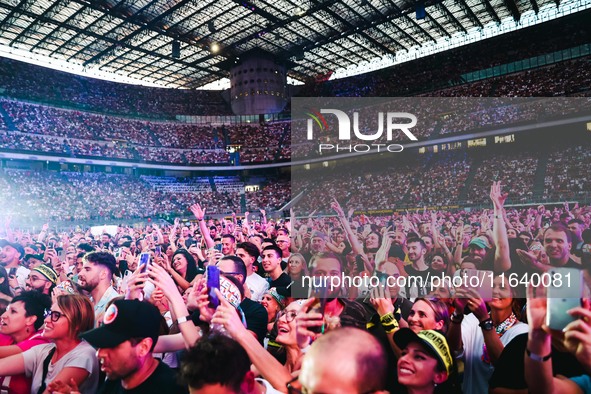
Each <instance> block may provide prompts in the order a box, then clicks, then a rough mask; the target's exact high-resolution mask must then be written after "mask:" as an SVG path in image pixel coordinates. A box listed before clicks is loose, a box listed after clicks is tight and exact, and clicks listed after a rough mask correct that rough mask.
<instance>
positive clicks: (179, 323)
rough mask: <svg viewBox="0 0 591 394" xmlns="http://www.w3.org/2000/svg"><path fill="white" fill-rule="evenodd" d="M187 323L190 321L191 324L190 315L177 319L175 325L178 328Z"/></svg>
mask: <svg viewBox="0 0 591 394" xmlns="http://www.w3.org/2000/svg"><path fill="white" fill-rule="evenodd" d="M188 321H191V322H192V320H191V316H190V315H187V316H183V317H179V318H178V319H176V324H177V325H178V326H180V325H181V324H183V323H186V322H188Z"/></svg>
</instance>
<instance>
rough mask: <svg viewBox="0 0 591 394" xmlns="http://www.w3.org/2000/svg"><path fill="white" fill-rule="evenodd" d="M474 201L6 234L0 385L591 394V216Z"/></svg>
mask: <svg viewBox="0 0 591 394" xmlns="http://www.w3.org/2000/svg"><path fill="white" fill-rule="evenodd" d="M509 192H510V193H514V192H515V190H513V189H509ZM488 195H489V197H488V200H489V208H488V209H483V210H472V211H464V210H431V211H429V210H427V209H425V210H422V211H416V212H400V213H392V214H388V215H383V214H382V215H379V216H366V215H354V214H353V209H349V208H350V207H348V206H342V205H341V204H340V203H339V201H338V199H336V198H333V199H332V201H331V210H332V211H333V212H332V215H331V216H309V217H308V216H300V217H296V212H295V211H292V212H291V217H290V218H288V219H285V220H284V219H277V220H274V219H270V218H267V214H266V211H265V210H260V213H259V212H256V213H254V212H253V213H250V214H248V213H247V214H245V215H244V216H239V215H237V214H236V213H235V214H233V215H232V216H231V218H228V219H219V220H218V219H212V218H210V217H208V215H207V212H210V211H213V210H215V209H214V207H212V206H209V205H205V204H203V205H201V204H198V203H197V204H193V205H191V206H190V207H189V210H190V211H191V213H192V215H193V218H192V220H191V221H186V222H181V221H180V220H175V223H174V224H173V225H169V226H157V225H155V224H148V225H146V226H143V227H135V228H132V227H127V226H119V227H117V228H114V229H110V230H109V231H110V232H107V231H106V228H105V229H103V230H101V229H100V228H98V229H97V228H94V229H88V230H84V229H81V228H79V227H78V228H76V229H71V230H70V229H63V230H50V228H52V227H51V226H50V225H49V224H46V225H44V226H43V228H42V229H41V231H40V232H39V233H35V234H31V233H30V232H28V231H25V230H23V229H16V228H12V227H11V224H10V222H6V223H4V226H3V228H2V237H3V238H2V239H0V247H1V248H2V249H1V251H0V277H2V278H3V280H2V281H1V282H0V284H1V285H2V286H0V303H1V305H2V307H3V308H4V309H5V312H4V313H3V314H2V316H1V320H0V321H1V322H2V324H0V339H1V340H2V341H3V344H4V346H0V350H2V351H0V380H2V384H3V385H4V386H6V387H7V389H9V390H12V391H13V392H15V393H29V392H48V393H52V392H59V393H68V394H73V393H77V392H80V393H96V392H101V393H116V392H125V391H136V392H142V393H157V392H175V393H176V392H178V393H182V392H188V390H190V392H192V393H206V392H222V391H223V392H226V393H236V394H238V393H248V394H255V393H261V392H267V393H278V392H289V393H292V392H386V391H389V392H391V393H399V392H407V393H421V394H422V393H424V394H432V393H446V394H447V393H475V394H480V393H486V392H493V393H500V392H507V391H510V390H523V391H529V392H535V393H562V392H569V393H585V392H589V385H590V383H591V377H590V375H589V368H590V367H591V364H589V358H588V357H587V355H588V354H589V352H591V345H589V343H588V332H589V330H591V326H590V323H589V321H590V320H589V319H591V307H590V305H589V302H588V298H586V297H588V292H589V290H590V289H589V287H588V286H589V285H591V283H589V281H588V276H587V274H588V272H587V271H588V270H590V269H591V229H590V228H589V227H590V225H591V207H589V206H582V205H581V206H580V205H579V204H575V205H572V204H568V203H564V204H561V205H555V206H552V207H551V206H548V207H545V206H543V205H540V206H537V207H530V208H515V207H511V208H510V207H507V206H506V201H507V196H508V193H507V192H506V191H505V187H504V186H503V185H502V184H501V183H499V182H493V183H492V185H489V190H488ZM185 201H187V200H185ZM558 273H560V275H565V276H564V279H561V280H563V281H565V280H566V275H567V274H568V275H572V279H573V283H575V282H577V281H579V282H577V283H580V284H581V286H574V285H573V286H572V287H571V290H572V292H573V294H574V295H573V297H574V300H575V301H574V302H572V303H571V304H569V306H568V307H565V306H562V305H560V304H555V301H556V298H552V294H554V293H553V291H564V289H565V288H566V287H565V286H563V285H561V284H559V283H558V279H556V276H555V275H557V274H558ZM553 275H554V276H553ZM344 277H348V278H351V279H353V278H358V279H359V280H360V282H358V283H359V284H353V283H355V282H352V283H346V282H345V283H343V284H335V282H334V281H337V282H338V281H339V280H342V278H344ZM434 277H440V278H441V280H440V281H434V280H429V278H434ZM472 277H478V278H488V280H483V282H482V283H486V285H485V284H482V285H481V286H475V285H473V284H472V285H471V284H470V282H461V281H462V278H463V279H464V280H466V278H472ZM543 277H548V278H550V279H549V280H551V281H550V282H548V284H547V285H540V283H542V282H540V281H539V280H540V278H543ZM306 278H308V281H307V280H306ZM310 278H315V279H314V281H312V282H311V281H310ZM362 278H366V281H365V282H363V281H361V279H362ZM411 278H413V279H414V280H411ZM510 278H512V279H510ZM535 278H538V282H537V283H538V284H537V285H536V284H534V283H535V280H536V279H535ZM561 278H562V277H561ZM568 278H571V276H568ZM401 279H404V280H401ZM323 280H325V281H327V282H325V283H324V284H322V281H323ZM372 280H374V281H373V282H372ZM306 283H307V284H306ZM311 283H313V284H311ZM561 283H562V282H561ZM329 284H330V285H329ZM526 284H527V285H526ZM560 289H562V290H560ZM138 316H141V318H138ZM8 349H10V350H8ZM95 349H97V350H96V351H95ZM460 366H461V367H460ZM253 367H254V368H253ZM99 369H100V371H99ZM254 371H256V372H254ZM101 372H102V373H101ZM9 376H10V378H9ZM559 376H560V377H559Z"/></svg>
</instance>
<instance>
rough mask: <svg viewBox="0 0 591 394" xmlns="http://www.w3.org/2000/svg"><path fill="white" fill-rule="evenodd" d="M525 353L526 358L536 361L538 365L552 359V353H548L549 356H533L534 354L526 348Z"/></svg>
mask: <svg viewBox="0 0 591 394" xmlns="http://www.w3.org/2000/svg"><path fill="white" fill-rule="evenodd" d="M525 353H526V354H527V356H528V357H529V358H531V359H532V360H534V361H537V362H539V363H543V362H545V361H548V360H550V358H551V357H552V352H550V354H548V355H547V356H544V357H542V356H540V355H539V354H535V353H532V352H530V351H529V349H527V348H526V349H525Z"/></svg>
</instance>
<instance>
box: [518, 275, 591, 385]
mask: <svg viewBox="0 0 591 394" xmlns="http://www.w3.org/2000/svg"><path fill="white" fill-rule="evenodd" d="M541 290H544V289H541ZM527 291H528V294H527V297H528V300H527V320H528V325H529V334H528V339H527V346H526V356H525V365H524V370H525V380H526V382H527V388H528V389H529V392H531V393H540V394H559V393H573V394H578V393H580V394H583V393H589V392H590V391H591V376H590V374H589V371H591V338H590V335H589V333H590V332H591V310H590V305H589V302H588V301H587V302H585V303H584V306H583V307H577V308H573V309H571V310H569V311H568V313H569V314H570V315H571V316H573V318H574V319H575V320H574V321H573V322H571V323H569V324H568V325H567V326H566V327H565V328H564V330H563V333H561V334H562V338H563V345H564V347H565V348H566V349H567V350H568V351H569V352H570V353H572V354H574V355H575V357H576V358H577V361H578V362H579V363H580V364H581V367H582V368H583V369H584V370H585V371H587V373H586V374H583V375H580V376H574V377H571V378H569V379H567V378H564V377H561V378H558V377H556V376H554V374H555V373H556V372H555V371H554V370H553V369H554V367H553V365H552V364H553V356H556V352H555V351H554V350H553V349H552V342H553V339H554V338H558V337H559V336H558V335H556V334H557V333H556V332H554V333H553V332H552V331H551V330H550V329H549V328H548V327H547V326H546V325H545V322H546V321H547V318H546V314H547V313H548V311H547V298H546V297H545V294H537V295H536V297H534V290H533V288H532V287H531V286H528V288H527ZM553 334H554V335H553Z"/></svg>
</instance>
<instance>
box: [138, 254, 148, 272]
mask: <svg viewBox="0 0 591 394" xmlns="http://www.w3.org/2000/svg"><path fill="white" fill-rule="evenodd" d="M148 264H150V253H145V252H144V253H142V254H140V263H139V266H140V272H141V273H144V272H146V270H147V269H148Z"/></svg>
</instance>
